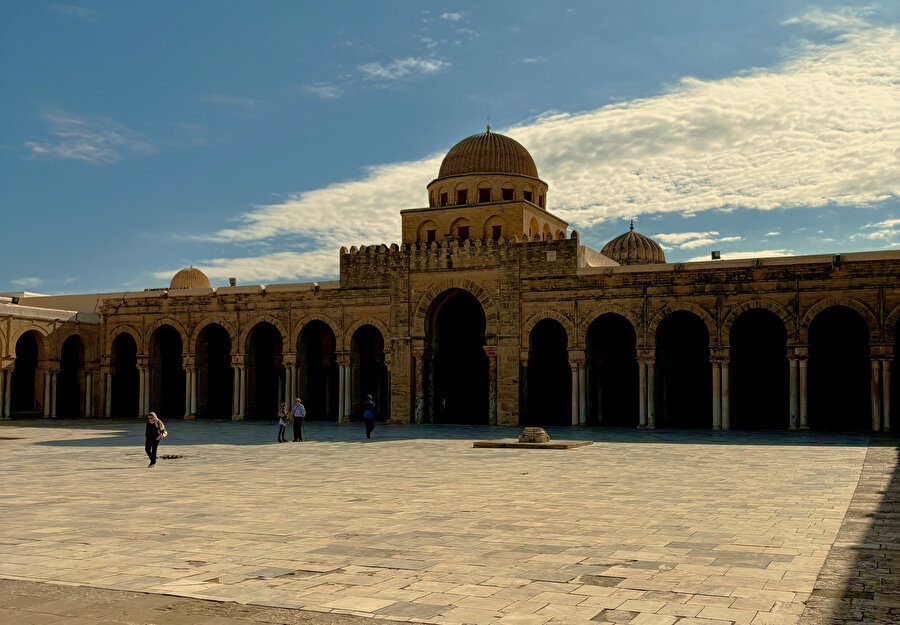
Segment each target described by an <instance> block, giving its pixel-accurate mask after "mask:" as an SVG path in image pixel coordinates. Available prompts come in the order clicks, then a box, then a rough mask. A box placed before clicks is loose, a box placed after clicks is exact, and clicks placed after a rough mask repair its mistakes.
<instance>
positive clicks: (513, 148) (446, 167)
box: [438, 126, 538, 178]
mask: <svg viewBox="0 0 900 625" xmlns="http://www.w3.org/2000/svg"><path fill="white" fill-rule="evenodd" d="M467 174H519V175H521V176H529V177H530V178H537V177H538V171H537V166H535V164H534V159H533V158H531V154H529V153H528V150H526V149H525V148H524V147H522V144H521V143H519V142H518V141H516V140H515V139H510V138H509V137H507V136H504V135H498V134H497V133H495V132H491V127H490V126H488V129H487V132H485V133H482V134H480V135H472V136H471V137H467V138H465V139H463V140H462V141H460V142H459V143H457V144H456V145H454V146H453V147H452V148H450V151H449V152H447V156H445V157H444V161H443V162H442V163H441V171H440V173H439V174H438V178H446V177H447V176H462V175H467Z"/></svg>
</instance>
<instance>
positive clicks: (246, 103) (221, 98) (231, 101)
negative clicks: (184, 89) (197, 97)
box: [203, 93, 260, 109]
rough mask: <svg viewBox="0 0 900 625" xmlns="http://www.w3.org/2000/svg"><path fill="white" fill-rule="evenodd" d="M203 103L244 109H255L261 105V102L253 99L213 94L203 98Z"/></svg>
mask: <svg viewBox="0 0 900 625" xmlns="http://www.w3.org/2000/svg"><path fill="white" fill-rule="evenodd" d="M203 101H205V102H212V103H213V104H223V105H225V106H234V107H238V108H243V109H253V108H256V106H257V105H258V104H259V103H260V101H259V100H256V99H253V98H239V97H237V96H233V95H224V94H221V93H211V94H209V95H205V96H203Z"/></svg>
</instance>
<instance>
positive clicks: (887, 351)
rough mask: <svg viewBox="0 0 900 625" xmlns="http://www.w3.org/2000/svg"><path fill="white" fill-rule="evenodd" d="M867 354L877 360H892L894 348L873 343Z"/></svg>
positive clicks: (889, 345)
mask: <svg viewBox="0 0 900 625" xmlns="http://www.w3.org/2000/svg"><path fill="white" fill-rule="evenodd" d="M869 353H870V354H871V356H872V358H878V359H879V360H893V359H894V346H893V345H891V344H889V343H873V344H872V345H871V346H870V347H869Z"/></svg>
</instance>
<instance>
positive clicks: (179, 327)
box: [143, 317, 190, 352]
mask: <svg viewBox="0 0 900 625" xmlns="http://www.w3.org/2000/svg"><path fill="white" fill-rule="evenodd" d="M163 326H172V328H173V329H174V330H175V331H176V332H178V336H179V337H180V338H181V351H182V352H187V350H188V349H189V346H190V342H189V341H190V334H189V333H188V331H187V328H185V327H184V324H182V323H181V322H180V321H178V320H177V319H173V318H172V317H162V318H161V319H157V320H156V321H154V322H153V324H152V325H150V327H148V328H147V330H146V332H144V341H143V342H144V346H145V347H149V346H150V342H151V341H152V340H153V335H154V333H156V331H157V330H159V329H160V328H161V327H163Z"/></svg>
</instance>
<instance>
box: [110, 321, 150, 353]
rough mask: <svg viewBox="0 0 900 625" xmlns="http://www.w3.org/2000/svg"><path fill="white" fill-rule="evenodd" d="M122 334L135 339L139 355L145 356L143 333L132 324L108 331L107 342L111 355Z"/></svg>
mask: <svg viewBox="0 0 900 625" xmlns="http://www.w3.org/2000/svg"><path fill="white" fill-rule="evenodd" d="M120 334H130V335H131V338H133V339H134V344H135V345H136V346H137V353H138V354H143V353H145V352H144V337H143V336H141V333H140V332H139V331H138V329H137V328H135V327H134V326H132V325H130V324H127V323H125V324H122V325H117V326H114V327H113V328H112V329H110V330H108V331H107V333H106V340H107V344H108V346H109V347H108V349H109V353H110V354H112V346H113V343H114V342H115V340H116V339H117V338H118V337H119V335H120Z"/></svg>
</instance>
